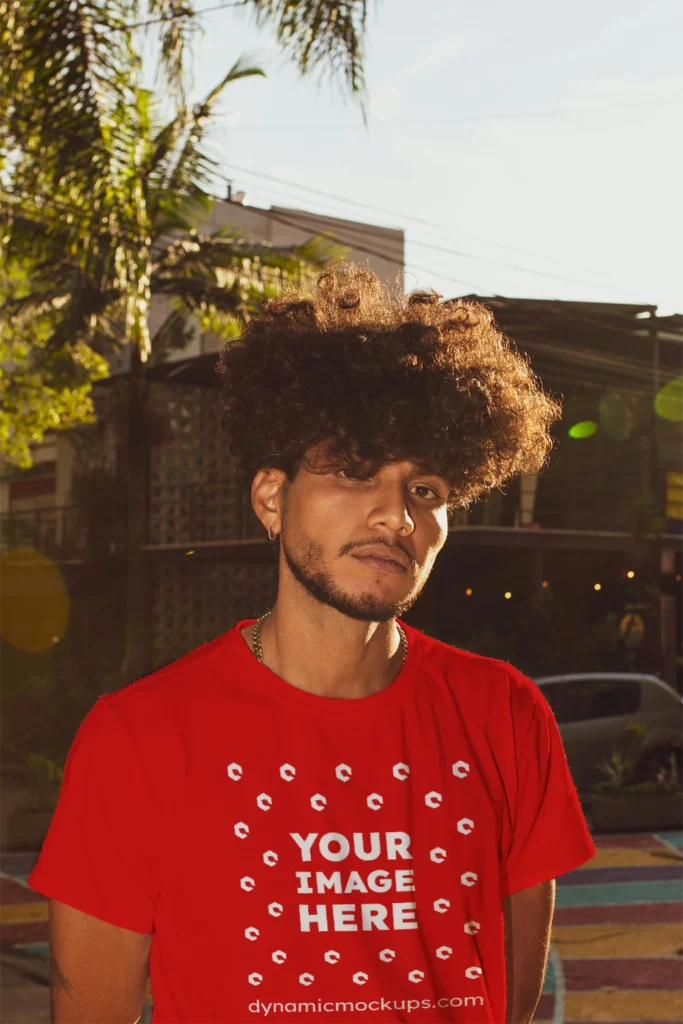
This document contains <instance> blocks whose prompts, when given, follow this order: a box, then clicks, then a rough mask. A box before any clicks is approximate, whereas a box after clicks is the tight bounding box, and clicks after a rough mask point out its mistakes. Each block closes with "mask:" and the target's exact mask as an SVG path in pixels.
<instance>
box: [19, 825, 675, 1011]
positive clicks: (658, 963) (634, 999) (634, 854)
mask: <svg viewBox="0 0 683 1024" xmlns="http://www.w3.org/2000/svg"><path fill="white" fill-rule="evenodd" d="M593 839H594V841H595V845H596V847H597V855H596V856H595V857H594V858H593V860H591V861H589V862H588V863H587V864H586V865H585V866H584V867H582V868H578V869H577V870H576V871H571V872H569V874H566V875H563V876H561V877H560V878H559V879H558V883H557V898H556V904H555V918H554V924H553V941H552V948H551V954H550V961H549V967H548V973H547V976H546V981H545V985H544V987H543V995H542V996H541V1001H540V1003H539V1005H538V1009H537V1011H536V1016H535V1018H534V1024H574V1022H576V1024H578V1022H584V1021H604V1022H607V1021H609V1022H610V1024H631V1022H636V1021H638V1022H647V1024H660V1022H661V1024H680V1022H681V1021H683V832H660V833H657V834H655V835H648V834H645V833H633V834H623V835H604V836H601V835H597V836H594V837H593ZM34 860H35V854H32V853H30V854H29V853H4V854H2V855H0V867H1V869H2V870H1V871H0V898H1V904H2V906H1V909H0V940H1V942H2V947H3V949H5V950H7V949H8V947H15V948H18V949H20V950H24V951H25V952H27V953H33V954H35V955H37V956H40V957H41V958H44V959H47V956H48V943H47V902H46V900H44V899H43V898H42V897H41V896H38V895H37V894H36V893H34V892H32V891H31V890H30V889H28V888H27V887H26V884H25V882H26V878H27V876H28V874H29V872H30V871H31V868H32V867H33V863H34ZM148 995H149V993H148Z"/></svg>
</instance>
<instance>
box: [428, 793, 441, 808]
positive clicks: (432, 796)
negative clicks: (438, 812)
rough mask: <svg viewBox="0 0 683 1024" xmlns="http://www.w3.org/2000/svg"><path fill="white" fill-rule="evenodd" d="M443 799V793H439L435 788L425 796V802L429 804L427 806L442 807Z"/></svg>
mask: <svg viewBox="0 0 683 1024" xmlns="http://www.w3.org/2000/svg"><path fill="white" fill-rule="evenodd" d="M442 801H443V797H442V796H441V793H437V792H436V791H435V790H432V791H431V792H430V793H427V794H426V796H425V803H426V804H427V807H441V803H442Z"/></svg>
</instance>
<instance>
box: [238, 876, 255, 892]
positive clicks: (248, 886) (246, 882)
mask: <svg viewBox="0 0 683 1024" xmlns="http://www.w3.org/2000/svg"><path fill="white" fill-rule="evenodd" d="M240 885H241V887H242V888H243V889H244V891H245V892H251V890H252V889H254V888H255V886H256V882H255V881H254V879H253V878H250V877H249V875H245V876H244V878H240Z"/></svg>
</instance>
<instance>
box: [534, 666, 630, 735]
mask: <svg viewBox="0 0 683 1024" xmlns="http://www.w3.org/2000/svg"><path fill="white" fill-rule="evenodd" d="M541 689H542V690H543V695H544V697H545V698H546V700H547V701H548V703H549V704H550V707H551V708H552V712H553V714H554V716H555V719H556V721H557V723H558V725H561V724H562V723H563V722H564V723H566V722H586V721H590V720H591V719H593V718H611V717H613V716H615V715H632V714H634V713H635V712H636V711H638V710H639V709H640V683H639V682H638V680H636V679H591V678H586V679H566V680H564V681H562V682H560V681H558V682H555V683H546V684H545V685H541Z"/></svg>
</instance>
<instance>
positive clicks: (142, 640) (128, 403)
mask: <svg viewBox="0 0 683 1024" xmlns="http://www.w3.org/2000/svg"><path fill="white" fill-rule="evenodd" d="M125 385H126V389H127V394H126V397H125V400H124V406H123V409H122V416H121V427H122V437H121V459H120V460H119V465H120V469H121V484H122V487H123V490H124V493H125V496H126V504H125V508H126V511H125V522H124V565H125V579H124V595H125V623H124V644H125V651H124V660H123V665H122V673H123V677H124V681H125V682H126V683H128V682H131V681H132V680H133V679H136V678H139V677H140V676H142V675H145V673H147V672H149V671H150V670H151V665H150V663H149V651H150V647H151V643H150V641H151V637H150V623H151V616H150V590H151V587H150V580H149V573H148V571H147V563H146V560H145V557H144V556H145V552H144V545H145V543H146V541H147V519H148V495H149V479H148V473H149V439H148V436H147V430H146V419H147V416H146V413H147V401H148V389H149V384H148V382H147V380H146V376H145V367H144V364H143V363H142V361H141V359H140V351H139V349H138V347H137V345H134V344H132V343H131V366H130V373H129V375H128V379H127V380H126V382H125Z"/></svg>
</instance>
